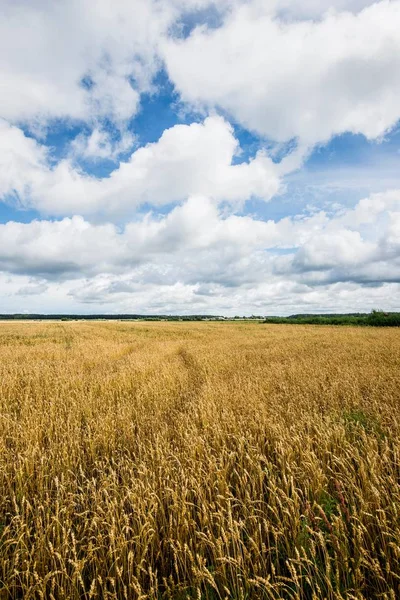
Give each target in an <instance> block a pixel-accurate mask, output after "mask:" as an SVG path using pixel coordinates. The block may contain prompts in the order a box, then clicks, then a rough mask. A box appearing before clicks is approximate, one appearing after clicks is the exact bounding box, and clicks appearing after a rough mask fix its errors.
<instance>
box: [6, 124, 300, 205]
mask: <svg viewBox="0 0 400 600" xmlns="http://www.w3.org/2000/svg"><path fill="white" fill-rule="evenodd" d="M0 128H1V131H0V135H1V139H2V145H1V146H0V191H1V192H2V194H3V195H5V194H7V193H8V194H10V193H14V192H15V193H16V194H17V195H18V197H19V200H20V202H21V204H23V205H26V206H33V207H35V208H37V209H38V210H40V211H42V212H44V213H46V214H51V215H66V214H74V213H75V214H82V215H86V214H96V213H98V214H106V215H118V214H123V213H128V214H129V213H132V212H133V211H134V209H136V208H137V207H138V206H141V205H143V204H145V203H148V204H151V205H153V206H161V205H165V204H170V203H176V202H182V201H183V200H185V199H186V198H187V197H188V196H190V195H193V194H204V195H207V196H210V197H213V198H214V199H215V200H216V201H217V202H221V201H227V202H232V203H243V201H245V200H246V199H247V198H250V197H251V196H257V197H260V198H262V199H264V200H269V199H270V198H271V197H272V196H273V195H275V194H276V193H277V192H278V190H279V188H280V177H281V175H283V174H284V173H285V170H286V168H288V169H289V168H293V164H291V163H288V166H286V164H287V163H285V162H282V163H281V164H280V165H275V164H274V163H273V162H272V160H271V159H270V158H269V157H268V156H267V155H266V154H265V153H263V152H262V151H260V152H258V153H257V155H256V157H255V158H254V159H252V160H250V161H249V162H246V163H241V164H237V165H234V164H232V160H233V159H234V157H235V155H236V154H237V153H238V151H239V145H238V142H237V140H236V139H235V137H234V135H233V131H232V128H231V126H230V125H229V123H227V122H226V121H224V120H223V119H222V118H221V117H217V116H214V117H208V118H207V119H206V120H205V121H204V123H193V124H191V125H176V126H174V127H172V128H171V129H167V130H166V131H164V133H163V135H162V136H161V138H160V140H159V141H158V142H156V143H153V144H147V145H146V146H144V147H142V148H139V149H138V150H136V151H135V152H134V153H133V154H132V155H131V157H130V159H129V160H128V161H127V162H121V163H120V165H119V167H118V168H117V169H116V170H115V171H113V172H112V173H111V175H110V176H109V177H106V178H104V179H96V178H94V177H91V176H89V175H86V174H84V173H82V172H80V171H79V170H78V169H77V168H75V167H74V165H73V163H72V162H71V161H70V160H62V161H60V162H59V163H58V164H57V165H56V166H54V167H52V166H51V164H50V163H48V162H47V163H46V161H45V158H46V152H45V150H44V149H43V147H41V146H40V145H39V144H37V143H36V142H34V141H33V140H31V139H30V138H27V137H25V136H24V135H23V133H22V132H21V131H20V130H18V129H17V128H15V127H9V126H8V125H7V124H6V123H5V122H0ZM99 143H100V142H99V140H97V141H96V140H95V145H96V144H97V146H98V145H99ZM105 143H106V144H107V141H105ZM10 149H11V151H10ZM108 150H109V149H108V148H107V147H106V148H105V151H108ZM287 160H289V158H288V159H287Z"/></svg>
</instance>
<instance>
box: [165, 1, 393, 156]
mask: <svg viewBox="0 0 400 600" xmlns="http://www.w3.org/2000/svg"><path fill="white" fill-rule="evenodd" d="M399 28H400V2H399V1H398V0H392V1H389V0H382V1H381V2H377V3H376V4H374V5H372V6H368V7H366V8H365V9H364V10H362V11H361V12H358V13H355V14H352V13H350V12H332V11H331V12H328V13H327V14H326V15H325V16H324V17H323V18H322V19H320V20H314V21H313V20H308V21H294V22H286V21H281V20H279V19H278V18H276V16H275V15H274V12H273V11H271V5H270V4H269V3H264V2H260V1H258V0H254V1H250V2H248V3H245V4H243V5H239V6H238V7H237V8H236V9H235V10H233V11H232V12H231V14H229V15H228V16H227V17H226V19H225V22H224V24H223V26H221V27H219V28H217V29H212V30H209V29H206V28H204V27H203V28H197V29H195V30H194V31H193V32H192V33H191V35H190V36H189V37H188V38H187V39H185V40H166V41H165V42H164V43H163V45H162V49H163V54H164V57H165V60H166V64H167V68H168V71H169V74H170V77H171V78H172V80H173V81H174V82H175V84H176V86H177V89H178V90H179V91H180V93H181V95H182V97H183V99H184V100H186V101H188V102H190V103H193V104H195V105H204V106H206V107H213V106H217V107H222V108H223V109H224V110H226V111H228V113H229V114H231V115H232V116H233V117H234V118H235V119H236V120H238V121H239V122H240V123H242V124H243V125H244V126H245V127H247V128H249V129H251V130H254V131H257V132H258V133H260V134H262V135H265V136H268V137H270V138H272V139H274V140H277V141H285V140H288V139H291V138H293V137H298V138H299V139H300V141H301V143H303V144H310V145H313V144H315V143H317V142H321V141H325V140H328V139H329V138H330V137H331V136H332V135H335V134H340V133H342V132H346V131H348V132H353V133H362V134H364V135H365V136H367V137H368V138H377V137H379V136H381V135H382V134H384V133H385V131H386V130H387V129H388V128H390V127H391V126H393V125H394V124H395V123H396V121H397V120H398V119H399V118H400V108H399V103H398V97H399V94H400V36H399V35H398V31H399Z"/></svg>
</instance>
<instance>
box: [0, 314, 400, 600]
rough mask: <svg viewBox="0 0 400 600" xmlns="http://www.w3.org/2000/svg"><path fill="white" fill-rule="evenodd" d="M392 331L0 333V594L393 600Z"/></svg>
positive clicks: (191, 326) (396, 543) (6, 327)
mask: <svg viewBox="0 0 400 600" xmlns="http://www.w3.org/2000/svg"><path fill="white" fill-rule="evenodd" d="M399 384H400V336H399V333H398V331H397V330H394V329H392V330H386V329H379V330H378V329H369V328H368V329H367V328H365V329H361V328H359V329H356V328H347V327H342V328H340V327H318V326H317V327H313V326H309V327H307V326H289V325H276V326H275V325H261V324H258V323H211V322H210V323H145V322H141V323H127V322H121V323H106V322H101V323H100V322H93V323H90V322H67V323H57V322H54V323H31V322H22V323H0V598H1V600H3V599H4V600H5V599H9V598H10V599H12V598H25V599H27V600H28V599H36V598H43V599H47V598H49V599H50V600H58V599H61V598H65V599H71V600H76V599H78V598H79V599H81V598H84V599H87V600H88V599H91V598H93V599H96V598H101V599H103V598H104V599H106V598H107V599H115V600H116V599H118V600H119V599H127V600H128V599H134V600H136V599H142V600H144V599H149V600H152V599H154V600H155V599H164V598H165V599H182V600H183V599H186V598H193V599H194V598H197V599H202V598H205V599H209V600H215V599H219V600H225V599H235V600H250V599H253V598H256V599H259V598H265V599H278V598H287V599H298V600H300V599H320V598H321V599H322V598H326V599H363V598H365V599H370V598H381V599H386V600H395V599H396V598H400V487H399V484H400V458H399V453H400V445H399V442H400V419H399V414H400V410H399V409H400V385H399Z"/></svg>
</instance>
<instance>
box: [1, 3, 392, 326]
mask: <svg viewBox="0 0 400 600" xmlns="http://www.w3.org/2000/svg"><path fill="white" fill-rule="evenodd" d="M0 13H1V19H0V313H79V314H95V313H140V314H214V315H215V314H218V315H226V316H234V315H252V314H255V315H274V314H275V315H276V314H277V315H289V314H293V313H299V312H307V313H312V312H314V313H322V312H361V311H370V310H372V309H381V310H388V311H389V310H400V169H399V167H400V102H399V98H400V35H399V33H398V32H399V31H400V0H380V1H378V2H372V1H368V0H347V1H345V0H326V1H325V0H303V1H302V2H301V3H299V2H294V0H279V2H278V1H276V0H217V1H214V2H213V1H211V0H113V2H110V0H57V1H56V2H54V1H52V0H0Z"/></svg>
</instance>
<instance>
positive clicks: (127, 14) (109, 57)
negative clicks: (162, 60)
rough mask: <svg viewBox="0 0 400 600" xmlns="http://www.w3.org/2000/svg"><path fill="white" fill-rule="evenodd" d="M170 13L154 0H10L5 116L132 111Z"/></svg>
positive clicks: (1, 86) (5, 25)
mask: <svg viewBox="0 0 400 600" xmlns="http://www.w3.org/2000/svg"><path fill="white" fill-rule="evenodd" d="M172 15H173V12H172V11H171V8H170V7H169V6H166V7H165V9H163V8H162V7H161V5H160V4H159V3H158V2H156V0H154V1H153V0H148V1H146V2H140V1H136V0H129V1H128V0H116V1H115V2H113V3H112V4H110V3H109V2H107V1H106V0H99V1H97V2H95V3H94V2H91V1H90V0H69V1H68V2H66V1H61V2H47V1H46V0H33V1H29V2H28V1H27V0H26V1H25V0H16V1H14V0H5V1H4V2H3V3H2V19H1V21H0V71H1V73H2V77H1V82H0V116H2V117H3V118H6V119H8V120H9V121H11V122H14V123H15V122H21V121H26V122H30V121H31V120H38V121H40V122H43V123H46V122H47V121H48V120H49V119H55V118H56V119H60V118H68V119H83V120H91V119H92V118H93V117H102V116H105V115H106V116H107V117H108V118H110V119H112V120H114V121H115V122H119V121H123V120H126V119H127V118H130V117H131V116H132V115H133V114H134V113H135V112H136V110H137V106H138V100H139V93H140V92H141V91H143V90H145V89H148V88H149V85H150V83H151V77H152V76H153V74H154V72H155V69H156V68H157V65H156V56H155V45H156V43H157V40H158V39H159V37H160V35H161V34H162V32H163V31H164V30H165V29H166V27H168V24H169V22H170V19H171V17H172ZM84 78H86V82H90V85H86V86H85V85H82V80H83V79H84Z"/></svg>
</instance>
